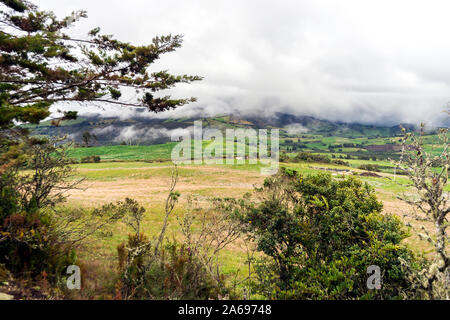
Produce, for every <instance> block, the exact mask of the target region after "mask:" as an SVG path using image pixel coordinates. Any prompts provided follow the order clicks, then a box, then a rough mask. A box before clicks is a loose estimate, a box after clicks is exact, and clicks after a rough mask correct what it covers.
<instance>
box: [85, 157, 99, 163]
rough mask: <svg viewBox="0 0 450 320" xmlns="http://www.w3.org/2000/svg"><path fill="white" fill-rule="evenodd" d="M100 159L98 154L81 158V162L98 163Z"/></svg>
mask: <svg viewBox="0 0 450 320" xmlns="http://www.w3.org/2000/svg"><path fill="white" fill-rule="evenodd" d="M100 160H101V159H100V156H88V157H84V158H81V163H99V162H100Z"/></svg>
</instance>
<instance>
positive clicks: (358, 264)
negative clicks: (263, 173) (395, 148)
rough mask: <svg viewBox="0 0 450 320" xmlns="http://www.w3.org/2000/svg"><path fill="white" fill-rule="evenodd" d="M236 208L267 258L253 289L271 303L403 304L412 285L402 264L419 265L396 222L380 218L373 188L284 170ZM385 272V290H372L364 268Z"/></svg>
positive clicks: (388, 217) (392, 218)
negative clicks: (350, 301)
mask: <svg viewBox="0 0 450 320" xmlns="http://www.w3.org/2000/svg"><path fill="white" fill-rule="evenodd" d="M256 193H257V194H258V198H259V199H260V201H258V202H253V201H251V200H242V201H241V202H240V203H239V205H238V206H237V207H236V212H237V214H238V217H239V220H240V221H241V223H242V225H243V228H244V230H245V231H246V232H247V233H248V234H249V235H250V236H251V237H252V238H253V239H254V241H255V242H256V243H257V248H258V250H259V251H261V252H263V253H264V254H265V255H266V258H264V259H262V260H260V261H259V262H258V263H257V265H256V266H255V269H256V274H257V278H256V280H255V281H254V282H253V287H254V288H253V289H254V291H256V292H257V293H259V294H262V295H264V296H265V297H267V298H270V299H368V298H383V299H395V298H400V297H401V294H402V292H404V291H406V290H408V288H409V285H410V284H409V283H408V280H407V277H406V276H405V273H404V272H403V270H402V268H401V264H400V261H399V258H402V259H404V260H406V261H409V262H410V265H414V266H417V265H418V263H419V260H417V258H415V256H414V254H413V252H411V251H410V250H409V249H408V248H407V247H405V246H403V245H402V244H401V243H400V242H401V241H402V240H403V239H404V238H406V237H407V236H408V232H407V231H406V230H405V229H404V228H403V225H402V223H401V221H400V220H399V218H397V217H395V216H392V215H382V214H381V210H382V207H383V206H382V203H381V202H379V201H378V200H377V198H376V196H375V194H374V191H373V189H372V188H371V187H370V186H369V185H368V184H365V183H363V182H361V181H360V180H358V179H356V178H354V177H348V178H346V179H345V180H337V179H333V178H332V177H331V175H330V174H327V173H320V174H317V175H307V176H303V175H300V174H298V173H297V172H295V171H292V170H288V169H283V170H282V171H281V172H280V173H279V174H278V175H277V176H274V177H272V178H269V179H267V180H266V181H265V183H264V186H263V187H262V188H261V189H257V190H256ZM370 265H377V266H379V267H380V269H381V271H382V288H381V290H368V289H367V286H366V281H367V277H368V275H367V273H366V272H367V268H368V267H369V266H370Z"/></svg>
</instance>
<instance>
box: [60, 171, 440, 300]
mask: <svg viewBox="0 0 450 320" xmlns="http://www.w3.org/2000/svg"><path fill="white" fill-rule="evenodd" d="M289 166H290V167H295V168H296V169H298V170H299V171H300V172H302V173H305V174H308V173H313V172H317V171H319V170H317V169H312V168H316V167H315V166H314V165H311V164H302V163H298V164H289ZM76 167H77V172H78V175H79V176H80V177H83V178H85V181H84V182H83V183H82V184H81V185H80V189H78V190H72V191H70V193H69V194H68V201H67V204H66V205H67V206H73V207H78V206H82V207H86V208H93V207H98V206H100V205H102V204H106V203H109V202H116V201H119V200H123V199H125V198H126V197H129V198H133V199H135V200H137V201H139V203H140V204H141V205H143V206H144V207H145V208H146V218H145V222H144V227H143V230H144V232H145V233H147V234H148V235H150V236H156V235H157V234H158V232H159V230H160V228H161V226H162V223H163V216H164V201H165V199H166V197H167V194H168V186H169V183H170V179H171V172H172V168H173V165H172V164H171V163H169V162H167V163H142V162H114V163H98V164H80V165H76ZM178 172H179V182H178V184H177V186H176V190H177V191H179V192H180V193H181V197H180V200H179V202H178V205H177V207H176V209H175V211H174V213H173V215H172V216H171V218H170V220H169V221H170V222H169V229H168V230H169V231H168V233H167V237H168V238H169V239H170V238H173V237H174V238H178V237H180V229H179V225H178V220H177V217H179V216H180V215H181V214H182V213H183V212H184V210H187V204H188V198H189V197H194V198H196V199H197V200H198V202H199V203H200V204H202V205H205V206H207V205H208V199H210V198H214V197H235V198H239V197H241V196H242V195H244V194H245V193H246V192H250V191H252V189H253V188H254V186H258V185H261V183H263V181H264V179H265V177H264V176H263V175H261V174H260V171H259V168H258V167H257V166H250V165H242V166H238V165H236V166H227V165H215V166H207V165H185V166H181V167H179V168H178ZM334 175H335V176H339V173H334ZM361 179H362V180H365V181H367V182H368V183H369V184H371V185H373V186H374V187H375V189H376V191H377V194H378V197H379V199H380V200H382V201H383V203H384V212H385V213H392V214H396V215H398V216H400V217H401V218H402V219H403V220H404V221H405V223H406V222H412V223H413V225H414V224H415V225H417V223H416V222H415V221H413V220H412V219H409V218H406V217H404V215H405V214H408V213H410V212H411V208H409V206H408V205H407V204H405V203H404V202H402V201H400V200H398V199H396V196H397V195H398V194H400V193H402V192H404V191H406V189H405V188H404V187H402V186H400V185H399V184H398V183H402V184H404V183H406V179H405V178H399V177H397V180H396V182H393V176H392V175H390V174H382V176H381V177H377V178H376V177H361ZM427 228H432V226H427ZM128 232H129V230H128V229H127V227H126V225H125V224H124V223H117V224H115V225H113V226H111V227H110V230H108V231H107V232H103V233H99V234H96V235H95V236H94V237H92V238H91V239H90V241H88V242H87V243H86V245H85V246H84V247H83V248H82V249H81V250H80V252H79V255H80V258H81V260H82V261H83V264H84V266H85V269H86V272H85V274H86V279H85V280H87V281H86V282H85V283H86V286H89V287H90V288H91V289H92V291H93V292H96V290H99V288H100V287H101V286H104V283H105V280H106V281H107V280H108V279H105V277H108V275H112V274H113V271H114V268H116V266H117V253H116V248H117V245H119V244H120V243H121V242H122V241H125V240H126V237H127V234H128ZM406 242H407V243H408V244H409V245H410V246H411V247H413V248H414V249H415V250H416V251H417V252H423V253H425V254H427V253H429V252H430V251H431V248H430V246H429V244H427V243H425V242H424V241H421V240H420V239H418V237H417V236H415V235H414V233H413V232H412V236H411V237H410V238H409V239H407V240H406ZM220 259H221V260H222V261H221V264H222V266H223V270H222V271H223V272H224V273H225V274H226V275H228V276H229V278H230V280H232V279H239V278H243V277H244V276H245V274H246V273H247V272H248V270H247V266H246V263H245V262H246V259H247V249H246V246H245V243H244V241H242V240H238V241H236V243H234V244H232V245H230V246H229V247H227V248H225V250H223V251H222V253H221V256H220ZM89 270H97V273H96V274H91V273H90V272H89ZM98 270H102V274H101V275H99V274H98ZM85 292H89V290H85Z"/></svg>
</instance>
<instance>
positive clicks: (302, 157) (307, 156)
mask: <svg viewBox="0 0 450 320" xmlns="http://www.w3.org/2000/svg"><path fill="white" fill-rule="evenodd" d="M299 161H306V162H320V163H330V162H331V160H330V159H329V158H328V157H327V156H325V155H320V154H313V153H309V152H299V153H298V154H297V155H296V156H295V157H294V159H293V162H299Z"/></svg>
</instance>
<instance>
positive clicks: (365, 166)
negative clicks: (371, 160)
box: [359, 164, 381, 172]
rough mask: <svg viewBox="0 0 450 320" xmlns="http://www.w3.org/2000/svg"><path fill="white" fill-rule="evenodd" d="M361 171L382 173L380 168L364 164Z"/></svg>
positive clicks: (360, 167)
mask: <svg viewBox="0 0 450 320" xmlns="http://www.w3.org/2000/svg"><path fill="white" fill-rule="evenodd" d="M359 169H361V170H366V171H372V172H380V171H381V170H380V167H379V166H378V165H376V164H362V165H360V166H359Z"/></svg>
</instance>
